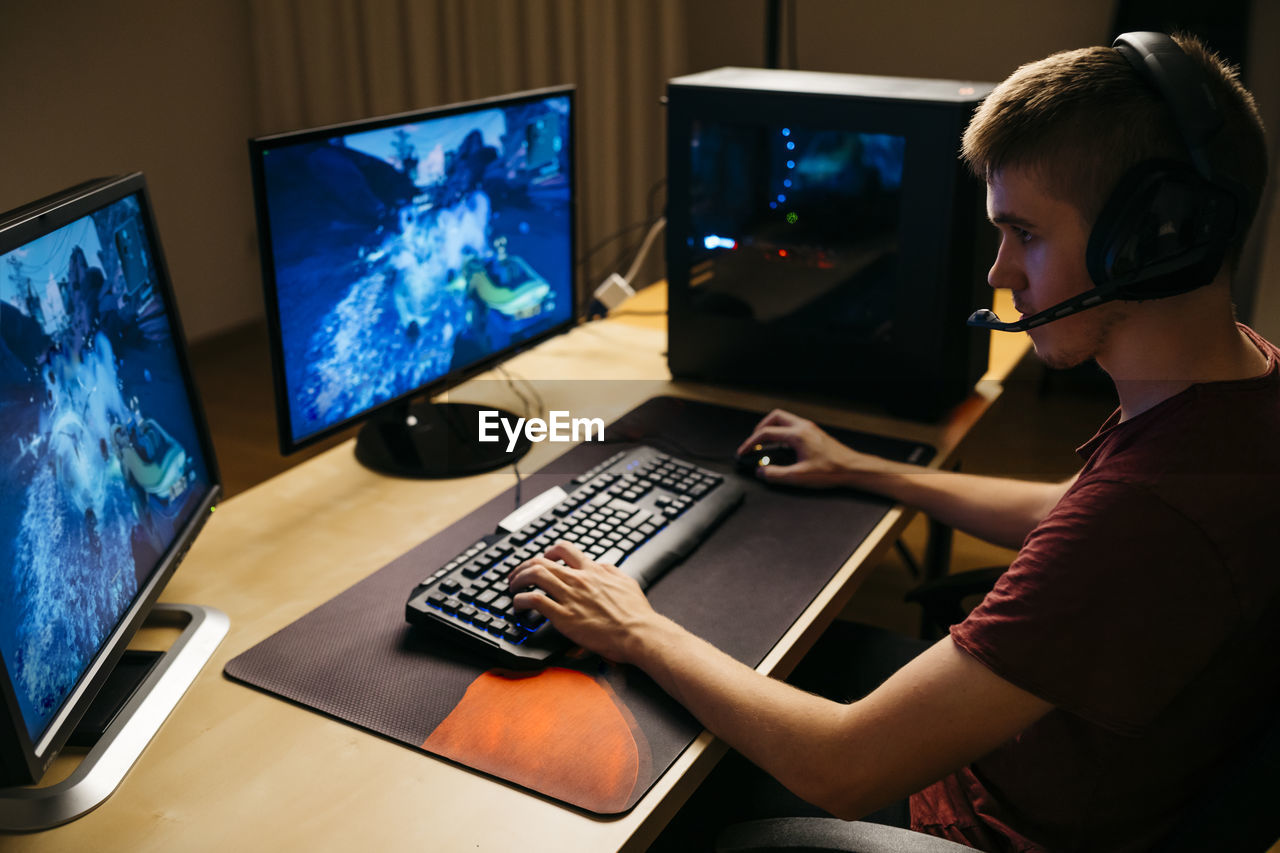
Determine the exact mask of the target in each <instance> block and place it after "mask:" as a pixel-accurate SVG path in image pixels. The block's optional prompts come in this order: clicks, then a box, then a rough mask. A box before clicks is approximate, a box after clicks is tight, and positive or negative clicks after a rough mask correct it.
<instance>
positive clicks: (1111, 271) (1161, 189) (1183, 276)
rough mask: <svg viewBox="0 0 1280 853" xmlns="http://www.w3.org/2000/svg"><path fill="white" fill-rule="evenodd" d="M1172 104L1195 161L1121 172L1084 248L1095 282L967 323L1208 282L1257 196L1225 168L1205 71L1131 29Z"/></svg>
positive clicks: (1061, 312) (1137, 65) (1145, 65)
mask: <svg viewBox="0 0 1280 853" xmlns="http://www.w3.org/2000/svg"><path fill="white" fill-rule="evenodd" d="M1112 47H1114V48H1115V49H1116V50H1117V51H1119V53H1120V55H1121V56H1123V57H1124V58H1125V59H1126V60H1128V61H1129V64H1130V65H1131V66H1133V68H1134V70H1135V71H1137V72H1138V75H1139V76H1140V77H1142V79H1144V80H1146V81H1147V82H1148V83H1150V84H1151V86H1152V87H1154V88H1155V90H1156V91H1157V92H1159V93H1160V96H1161V97H1162V98H1163V99H1164V101H1165V103H1167V104H1168V105H1169V107H1170V110H1171V111H1172V113H1173V119H1174V123H1175V124H1176V125H1177V126H1178V130H1179V132H1180V133H1181V135H1182V139H1183V141H1184V142H1185V143H1186V146H1187V149H1188V151H1189V152H1190V154H1191V163H1190V164H1187V163H1180V162H1177V161H1175V160H1167V159H1164V160H1161V159H1157V160H1146V161H1143V162H1141V163H1138V164H1137V165H1135V166H1134V167H1133V168H1132V169H1130V170H1129V171H1128V172H1126V173H1125V174H1124V175H1123V176H1121V178H1120V180H1119V181H1118V182H1117V184H1116V187H1115V189H1114V190H1112V192H1111V195H1110V197H1109V198H1108V199H1107V201H1106V203H1105V204H1104V205H1103V207H1102V210H1101V212H1100V213H1099V214H1098V218H1097V220H1096V221H1095V222H1094V224H1093V230H1092V231H1091V232H1090V234H1089V243H1088V246H1087V248H1086V250H1085V263H1086V266H1087V268H1088V270H1089V277H1090V278H1091V279H1092V280H1093V284H1094V287H1093V289H1092V290H1087V291H1085V292H1084V293H1081V294H1079V295H1078V296H1075V297H1073V298H1071V299H1068V300H1065V301H1063V302H1060V303H1058V304H1057V305H1054V306H1051V307H1049V308H1046V309H1045V310H1043V311H1039V312H1037V313H1035V314H1032V315H1031V316H1029V317H1025V318H1023V319H1022V320H1019V321H1018V322H1016V323H1004V322H1001V320H1000V318H999V317H997V316H996V315H995V313H994V312H992V311H990V310H988V309H985V308H983V309H979V310H978V311H975V312H974V313H973V314H972V316H970V317H969V325H970V326H978V327H981V328H984V329H993V330H997V331H1003V332H1022V331H1026V330H1027V329H1031V328H1034V327H1036V326H1040V325H1043V324H1045V323H1048V322H1051V321H1053V320H1057V319H1060V318H1062V317H1066V316H1069V315H1071V314H1075V313H1077V312H1079V311H1083V310H1084V309H1086V308H1092V307H1094V306H1096V305H1101V304H1102V303H1104V302H1110V301H1112V300H1115V299H1122V300H1130V301H1132V300H1142V299H1158V298H1161V297H1165V296H1174V295H1176V294H1179V293H1186V292H1188V291H1190V290H1194V289H1196V288H1197V287H1201V286H1203V285H1206V284H1208V283H1209V282H1210V281H1212V280H1213V277H1214V275H1215V274H1216V273H1217V272H1218V270H1219V269H1220V268H1221V266H1222V263H1223V261H1224V260H1225V259H1226V254H1227V248H1228V246H1230V244H1231V240H1232V238H1234V237H1235V236H1236V235H1237V234H1238V233H1239V232H1240V230H1242V229H1243V228H1244V227H1246V224H1247V220H1246V217H1247V212H1248V211H1249V210H1250V209H1251V208H1250V205H1251V200H1252V195H1253V193H1251V192H1250V191H1249V190H1248V189H1247V187H1246V186H1245V185H1244V184H1243V183H1242V182H1240V181H1238V180H1236V179H1235V178H1234V177H1233V176H1231V175H1230V174H1227V173H1225V172H1224V171H1223V169H1222V164H1224V163H1227V162H1230V157H1229V155H1227V154H1225V153H1224V152H1223V151H1222V148H1223V138H1222V133H1221V130H1222V127H1223V124H1224V120H1223V116H1222V111H1221V110H1220V109H1219V107H1218V104H1217V100H1216V99H1215V97H1214V94H1213V91H1212V89H1211V88H1210V86H1209V81H1208V80H1207V78H1206V76H1205V73H1204V71H1203V70H1202V69H1201V68H1200V67H1199V65H1197V63H1196V62H1195V61H1194V60H1192V59H1191V57H1189V56H1187V54H1186V53H1184V52H1183V50H1182V48H1181V47H1179V46H1178V43H1177V42H1175V41H1174V40H1173V39H1172V38H1170V37H1169V36H1168V35H1166V34H1164V33H1153V32H1138V33H1125V34H1123V35H1121V36H1119V37H1118V38H1116V40H1115V42H1113V43H1112Z"/></svg>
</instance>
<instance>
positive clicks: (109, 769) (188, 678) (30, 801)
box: [0, 604, 230, 832]
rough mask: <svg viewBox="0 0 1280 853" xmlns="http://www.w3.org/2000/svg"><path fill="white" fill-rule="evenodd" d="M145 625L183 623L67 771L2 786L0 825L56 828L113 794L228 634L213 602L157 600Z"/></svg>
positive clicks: (22, 829) (27, 829)
mask: <svg viewBox="0 0 1280 853" xmlns="http://www.w3.org/2000/svg"><path fill="white" fill-rule="evenodd" d="M145 624H146V625H148V626H176V627H181V628H182V633H181V634H179V635H178V638H177V640H175V641H174V643H173V645H172V646H170V647H169V650H168V651H166V652H164V653H163V655H162V657H160V659H159V660H158V661H156V662H155V663H154V665H152V666H150V669H149V671H148V672H147V674H146V677H145V678H144V679H143V680H142V682H141V683H140V684H139V685H138V687H137V689H136V690H134V691H133V693H132V695H130V696H129V698H128V700H127V701H126V702H125V703H124V705H123V706H122V707H121V708H120V712H119V713H118V714H117V715H116V716H115V718H114V719H113V720H111V721H110V722H109V723H108V724H107V725H106V727H105V729H104V730H103V732H102V735H101V737H99V738H98V739H97V742H96V743H95V744H94V745H93V746H92V747H91V748H90V749H89V751H88V752H87V753H86V754H85V756H84V758H82V759H81V761H80V764H79V765H78V766H77V767H76V769H75V770H73V771H72V772H71V775H70V776H68V777H67V778H65V779H63V780H62V781H61V782H57V783H55V784H53V785H47V786H45V787H37V786H31V785H19V786H15V787H12V788H0V830H6V831H19V832H31V831H34V830H39V829H48V828H50V827H54V826H58V825H59V824H63V823H67V822H68V821H72V820H75V819H76V818H78V817H80V816H81V815H82V814H84V813H85V812H88V811H91V810H92V809H95V808H97V807H98V806H99V805H100V804H101V803H102V802H103V801H104V800H106V798H107V797H109V796H111V794H112V792H113V791H115V789H116V787H117V786H118V785H119V784H120V782H121V780H123V779H124V777H125V774H126V773H128V772H129V769H130V768H131V767H133V764H134V762H135V761H137V760H138V756H140V755H141V754H142V750H143V749H145V748H146V746H147V744H148V743H150V742H151V738H152V736H153V735H154V734H155V733H156V732H157V731H159V729H160V726H161V725H162V724H163V723H164V721H165V719H166V718H167V717H168V716H169V712H170V711H172V710H173V708H174V706H175V705H177V704H178V700H179V699H181V698H182V694H183V693H185V692H186V691H187V688H188V687H189V686H190V685H191V682H192V681H194V680H195V677H196V676H197V675H198V674H199V673H200V670H201V669H202V668H203V667H204V665H205V663H206V662H207V661H208V660H209V658H210V657H211V656H212V655H213V652H214V650H215V649H217V647H218V643H220V642H221V641H222V638H223V637H224V636H226V633H227V628H228V627H229V625H230V621H229V620H228V619H227V616H226V614H225V613H223V612H222V611H220V610H215V609H214V608H212V607H203V606H200V605H195V604H157V605H156V606H155V607H154V608H153V609H152V611H151V612H150V613H149V614H147V621H146V623H145Z"/></svg>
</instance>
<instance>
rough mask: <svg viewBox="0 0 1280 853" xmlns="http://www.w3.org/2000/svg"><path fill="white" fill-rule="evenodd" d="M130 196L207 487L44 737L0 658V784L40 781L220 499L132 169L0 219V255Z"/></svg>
mask: <svg viewBox="0 0 1280 853" xmlns="http://www.w3.org/2000/svg"><path fill="white" fill-rule="evenodd" d="M130 195H136V196H137V197H138V207H139V215H140V218H141V220H142V225H143V227H144V228H145V229H146V235H147V239H148V240H149V241H150V248H151V256H152V263H153V265H154V267H155V274H156V282H155V290H156V293H158V294H159V295H160V298H161V299H162V301H163V304H164V309H165V316H166V318H167V319H168V321H169V327H170V333H171V338H172V341H173V348H174V354H175V357H176V358H177V361H178V369H179V371H180V373H181V376H182V380H183V383H184V385H185V386H186V389H187V392H188V394H187V396H188V400H189V402H190V406H191V415H192V421H193V425H194V427H195V432H196V435H197V438H198V441H199V442H200V449H201V452H202V453H203V454H204V462H205V468H206V471H207V474H208V478H209V482H208V486H207V488H206V490H205V492H204V494H203V495H202V496H201V497H200V500H199V501H198V502H197V503H196V504H195V507H194V509H193V511H192V513H191V516H190V517H189V518H188V519H187V521H186V522H185V523H184V524H183V525H182V526H181V527H180V528H179V529H178V530H177V531H176V533H175V536H174V538H173V541H172V543H171V544H170V546H169V548H168V549H167V550H166V551H165V553H164V554H163V555H162V556H161V558H160V561H159V562H158V563H157V564H156V567H155V569H154V570H153V571H152V572H151V575H150V577H149V578H148V579H147V581H146V583H145V584H144V585H143V586H142V587H141V588H140V589H139V590H138V592H137V594H136V595H135V596H134V598H133V601H132V602H131V603H130V605H129V606H128V607H127V608H126V609H125V611H124V613H123V614H122V615H121V616H120V619H119V620H118V621H117V623H116V626H115V628H114V629H113V630H112V631H111V633H110V634H109V635H108V637H107V638H106V640H104V641H103V643H102V645H101V646H100V647H99V649H98V652H97V653H96V654H95V655H94V656H93V658H92V659H91V660H90V662H89V665H88V667H86V669H85V671H84V673H83V674H82V675H81V676H80V678H79V680H78V681H77V682H76V685H75V686H74V687H73V688H72V690H71V692H70V693H69V694H68V695H67V697H66V698H65V699H64V700H63V702H62V705H61V706H60V707H59V709H58V711H57V712H56V713H55V714H54V715H53V717H52V718H51V720H50V722H49V723H48V725H46V726H45V728H44V730H43V732H41V733H40V735H39V736H38V737H37V738H36V739H33V738H32V737H31V735H30V733H29V732H28V731H27V726H26V721H25V720H24V719H23V717H22V712H21V710H20V708H19V707H18V699H17V692H16V690H15V689H14V685H13V683H12V679H11V678H10V675H9V670H8V665H7V664H6V663H5V662H4V660H3V657H2V656H0V694H2V695H3V697H4V705H5V709H6V711H7V713H8V721H7V723H6V725H5V731H4V732H3V737H2V738H0V742H2V743H3V750H2V751H0V759H2V760H3V776H4V778H3V779H2V780H0V783H3V784H30V783H34V782H37V781H39V779H40V777H41V776H43V775H44V772H45V771H46V770H47V769H48V766H49V764H50V763H51V762H52V761H53V759H54V758H55V757H56V756H57V755H58V753H59V752H60V751H61V749H62V748H63V746H65V745H66V742H67V739H68V738H69V737H70V736H71V734H72V732H73V731H74V730H75V728H76V725H77V724H78V723H79V721H80V719H81V717H83V716H84V713H85V711H86V710H87V709H88V708H89V706H90V705H91V704H92V702H93V700H94V698H96V696H97V694H98V693H99V691H100V690H101V689H102V687H103V685H104V683H105V682H106V680H107V677H108V676H109V675H110V674H111V671H112V670H113V669H114V667H115V665H116V664H117V663H118V662H119V661H120V659H121V657H122V656H123V655H124V652H125V650H126V648H127V647H128V645H129V642H130V641H131V640H132V639H133V637H134V635H135V634H136V633H137V631H138V629H139V628H140V627H141V626H142V623H143V621H144V620H145V619H146V616H147V614H148V613H149V612H150V611H151V609H152V608H153V606H154V605H155V603H156V601H157V600H158V599H159V597H160V593H161V592H162V591H163V590H164V588H165V586H166V585H167V584H168V582H169V579H170V578H171V577H172V576H173V573H174V572H175V571H176V570H177V568H178V565H179V564H180V563H181V561H182V558H183V557H184V556H185V555H186V553H187V551H188V549H189V548H190V547H191V544H192V542H193V541H194V540H195V538H196V536H197V535H198V534H199V532H200V530H201V528H202V527H203V526H204V524H205V522H206V521H207V520H208V518H209V515H210V514H211V512H212V510H213V507H214V506H215V505H216V504H217V502H218V500H219V498H220V497H221V495H222V478H221V475H220V473H219V469H218V463H217V457H216V455H215V453H214V447H213V438H212V435H211V433H210V432H209V425H208V421H207V419H206V418H205V412H204V406H203V403H202V401H201V398H200V393H199V390H198V388H197V387H196V384H195V380H194V376H193V374H192V372H191V366H190V362H189V359H188V356H187V341H186V333H185V330H184V328H183V325H182V321H181V317H180V315H179V313H178V305H177V299H176V298H175V295H174V292H173V286H172V282H171V280H170V278H169V269H168V265H167V264H166V262H165V258H164V251H163V248H162V246H161V244H160V239H159V232H158V230H157V228H156V222H155V214H154V208H153V207H152V204H151V198H150V194H149V192H148V191H147V185H146V179H145V178H144V176H143V174H142V173H141V172H133V173H130V174H125V175H118V176H114V177H108V178H99V179H95V180H91V181H86V182H84V183H81V184H77V185H76V186H73V187H71V188H69V189H67V190H64V191H62V192H60V193H56V194H54V195H51V196H48V197H46V198H43V199H40V200H39V201H36V202H32V203H31V204H28V205H25V206H23V207H20V208H17V209H15V210H13V211H10V212H9V213H7V214H3V215H0V255H4V254H7V253H8V252H10V251H12V250H13V249H16V248H19V247H21V246H23V245H25V244H27V243H29V242H31V241H32V240H34V239H37V238H38V237H40V236H42V235H44V234H47V233H49V232H52V231H54V230H56V229H58V228H61V227H63V226H65V225H69V224H71V223H72V222H75V221H76V220H78V219H81V218H83V217H85V216H88V215H89V214H91V213H93V212H94V211H97V210H100V209H102V208H104V207H106V206H108V205H111V204H113V203H115V202H117V201H120V200H121V199H123V198H125V197H127V196H130Z"/></svg>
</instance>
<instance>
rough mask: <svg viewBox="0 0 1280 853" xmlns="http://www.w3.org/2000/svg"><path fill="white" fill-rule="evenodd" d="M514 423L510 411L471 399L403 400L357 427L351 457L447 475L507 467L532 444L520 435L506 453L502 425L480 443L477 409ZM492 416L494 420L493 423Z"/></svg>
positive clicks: (386, 468) (378, 467)
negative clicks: (445, 400)
mask: <svg viewBox="0 0 1280 853" xmlns="http://www.w3.org/2000/svg"><path fill="white" fill-rule="evenodd" d="M482 411H488V412H497V418H500V419H502V420H504V421H509V422H511V423H515V422H516V420H517V418H516V416H515V415H513V414H512V413H511V412H507V411H503V410H502V409H494V408H493V407H492V406H478V405H476V404H474V403H431V402H418V403H405V404H403V405H400V406H392V407H391V408H390V409H388V410H387V411H386V412H385V413H383V414H381V415H379V416H377V417H375V418H373V419H372V420H370V421H369V422H368V423H366V424H365V425H364V426H363V427H361V429H360V434H359V436H358V437H357V438H356V459H358V460H359V461H360V463H361V464H362V465H364V466H365V467H367V468H370V469H372V470H374V471H378V472H379V473H382V474H392V475H394V476H397V477H418V478H423V479H448V478H451V477H466V476H468V475H470V474H480V473H482V472H484V471H492V470H494V469H495V468H502V467H504V466H506V465H512V464H514V463H516V462H518V461H519V460H520V458H521V457H523V456H524V455H525V454H526V453H528V452H529V448H530V447H531V446H532V445H531V444H530V443H529V440H528V439H527V438H525V437H524V435H523V434H522V435H520V436H519V438H518V439H517V441H516V444H515V446H514V447H513V448H512V449H511V451H510V452H508V451H507V444H508V442H509V438H508V437H507V435H506V433H505V431H504V430H503V428H502V427H501V425H496V426H495V427H494V428H493V430H491V432H490V434H491V435H497V437H498V440H497V441H483V442H482V441H480V413H481V412H482ZM497 418H495V419H494V423H495V424H497Z"/></svg>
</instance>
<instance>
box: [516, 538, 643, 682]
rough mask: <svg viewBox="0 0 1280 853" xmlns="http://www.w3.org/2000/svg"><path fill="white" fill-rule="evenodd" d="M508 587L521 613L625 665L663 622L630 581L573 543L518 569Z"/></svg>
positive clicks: (555, 547)
mask: <svg viewBox="0 0 1280 853" xmlns="http://www.w3.org/2000/svg"><path fill="white" fill-rule="evenodd" d="M558 561H563V562H558ZM507 583H508V585H509V586H510V588H511V591H512V592H513V593H514V597H513V601H514V604H513V606H514V607H515V609H516V610H529V609H533V610H537V611H538V612H540V613H542V614H543V615H544V616H546V617H547V618H548V619H550V620H551V624H552V625H553V626H555V628H556V630H557V631H559V632H560V633H561V634H564V635H565V636H566V637H568V638H569V639H570V640H572V641H573V642H575V643H577V644H578V645H580V646H582V647H583V648H585V649H590V650H591V651H593V652H597V653H599V654H600V655H603V656H604V657H606V658H608V659H609V660H612V661H617V662H619V663H629V662H630V660H629V658H630V656H631V654H632V651H633V649H634V648H635V643H636V642H637V638H638V637H639V635H640V634H641V633H642V629H643V628H644V627H645V626H646V625H648V624H650V623H652V622H655V621H657V620H660V619H661V618H662V617H660V616H658V614H657V613H655V612H654V610H653V608H652V607H650V606H649V600H648V599H647V598H645V595H644V592H643V591H641V589H640V585H639V584H637V583H636V582H635V580H633V579H632V578H631V577H630V576H629V575H626V574H624V573H623V572H622V571H621V570H619V569H618V568H617V567H616V566H610V565H606V564H602V563H597V562H595V561H594V560H589V559H587V556H586V555H585V554H584V553H582V551H581V550H580V549H579V548H578V547H577V546H576V545H572V544H570V543H568V542H557V543H556V544H554V545H552V546H551V547H550V548H548V549H547V551H546V553H545V554H543V555H542V556H540V557H534V558H532V559H530V560H527V561H525V562H524V563H521V564H520V565H519V566H516V568H515V569H514V570H513V571H512V572H511V575H510V576H509V577H508V579H507ZM529 587H534V589H532V590H530V589H528V588H529Z"/></svg>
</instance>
